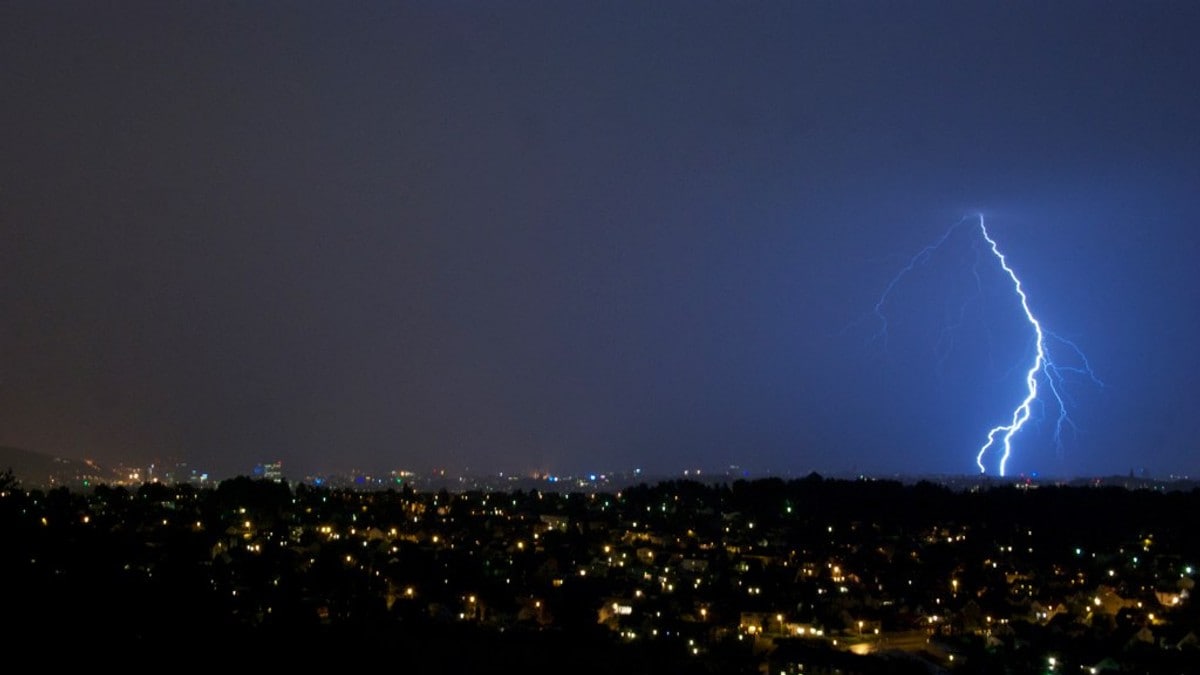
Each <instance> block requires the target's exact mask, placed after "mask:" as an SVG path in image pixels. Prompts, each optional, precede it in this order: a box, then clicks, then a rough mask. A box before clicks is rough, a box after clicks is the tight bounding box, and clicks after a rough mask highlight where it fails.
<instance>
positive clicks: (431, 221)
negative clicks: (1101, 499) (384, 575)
mask: <svg viewBox="0 0 1200 675" xmlns="http://www.w3.org/2000/svg"><path fill="white" fill-rule="evenodd" d="M0 26H3V28H0V35H3V39H0V59H3V61H4V62H5V63H6V64H8V67H7V68H6V69H5V71H4V72H3V73H0V87H3V89H4V91H6V92H8V95H7V96H5V97H4V100H3V101H0V127H2V128H4V129H5V130H6V132H5V133H4V136H3V137H4V148H5V154H6V156H7V157H8V158H9V161H8V162H6V163H5V164H4V165H3V168H0V172H2V173H0V195H2V199H0V223H3V226H2V228H0V230H2V236H0V239H2V241H3V245H0V310H2V311H3V315H4V318H3V319H2V320H0V446H11V447H16V448H22V449H27V450H31V451H37V452H42V453H46V454H50V455H56V456H62V457H71V458H77V459H84V458H89V459H93V460H95V461H97V462H100V463H108V464H112V463H116V462H124V463H128V464H130V465H137V464H142V465H144V464H148V463H149V462H151V461H156V460H160V459H161V460H165V459H167V458H178V459H179V460H180V461H186V462H188V463H189V464H190V465H195V466H204V467H205V468H206V470H209V471H212V472H213V473H214V475H234V474H237V473H245V472H247V471H249V467H252V466H254V465H255V464H257V463H262V462H272V461H282V462H283V465H284V467H285V468H288V469H294V470H295V471H296V472H297V473H298V474H299V475H305V474H308V473H315V472H333V471H347V470H350V469H352V468H359V469H363V470H368V471H386V470H391V469H395V468H398V467H403V468H408V469H412V470H417V471H429V470H432V469H434V468H437V467H444V468H448V469H450V470H454V471H462V470H465V469H467V468H470V469H471V470H475V471H479V472H482V473H487V472H499V471H543V472H550V473H564V474H574V473H580V472H587V471H605V470H611V469H618V468H619V469H624V468H632V467H640V468H642V469H643V470H644V471H646V472H647V473H649V474H654V475H675V474H676V473H677V472H678V471H680V470H682V469H684V468H688V467H694V468H701V469H703V470H710V469H712V468H717V467H725V466H729V465H738V466H741V467H745V468H746V469H747V470H749V471H751V472H753V474H754V475H756V476H759V475H764V474H766V473H778V474H781V475H793V476H803V475H805V474H807V473H808V472H810V471H817V472H819V473H822V474H826V475H845V474H848V473H852V472H861V473H864V474H870V475H894V474H900V473H904V474H924V473H931V474H932V473H941V474H947V475H966V474H970V473H973V472H974V471H975V453H976V452H977V451H979V448H980V444H981V435H983V434H986V432H987V430H988V429H990V428H994V427H995V426H996V425H998V424H1004V423H1005V422H1006V421H1007V417H1006V416H1007V415H1009V414H1010V413H1009V411H1011V410H1012V409H1013V408H1014V407H1015V406H1017V404H1019V403H1020V402H1021V400H1022V396H1023V392H1022V386H1023V383H1022V376H1023V375H1024V374H1025V369H1026V368H1028V364H1029V357H1030V354H1031V353H1032V352H1031V351H1030V349H1031V342H1030V339H1031V338H1030V330H1029V328H1030V324H1029V323H1028V322H1027V321H1025V318H1024V317H1023V316H1022V315H1021V313H1020V307H1019V306H1017V305H1016V304H1015V303H1014V301H1013V294H1012V288H1013V286H1012V283H1011V282H1010V281H1009V280H1008V279H1007V278H1005V277H1003V276H1002V275H1001V271H1000V270H998V269H996V268H995V266H994V265H993V266H991V267H989V266H988V265H987V264H986V258H981V257H980V256H981V255H984V256H986V255H988V253H987V251H986V249H981V248H980V243H979V241H978V240H972V238H971V237H970V236H968V235H967V233H966V232H965V230H964V231H959V232H957V233H955V234H953V235H952V236H949V237H948V238H947V239H946V240H945V243H944V246H943V247H942V248H941V249H940V250H939V254H938V255H937V256H932V257H930V258H929V259H927V260H924V261H922V262H921V263H920V264H919V265H916V266H915V267H914V268H913V269H912V271H911V273H909V274H908V275H907V276H906V277H905V279H904V282H903V283H902V284H897V285H896V286H895V287H894V288H892V289H891V292H890V294H889V295H888V296H887V306H886V310H887V317H888V318H887V320H888V322H889V326H890V333H889V336H888V339H887V340H886V343H885V342H884V341H880V340H878V339H876V337H877V336H876V331H877V328H876V326H875V325H873V324H872V320H873V318H874V317H873V309H875V310H876V311H878V307H877V306H876V303H877V302H878V301H879V300H880V292H881V291H883V290H884V289H885V288H889V286H888V284H889V281H891V280H893V279H894V275H895V274H896V272H897V270H898V269H901V268H903V266H904V265H905V264H906V263H907V262H908V261H910V260H911V259H912V258H911V256H912V254H913V253H914V251H915V250H920V247H921V246H923V245H925V244H926V243H928V242H931V241H935V240H936V239H937V238H938V237H939V236H940V235H942V234H943V233H945V232H947V228H950V227H951V226H952V225H953V224H954V223H955V222H958V221H961V220H962V219H964V218H974V217H976V216H977V214H983V215H984V216H986V219H987V231H988V232H989V233H990V234H992V235H994V236H995V238H996V240H997V241H998V242H1000V247H1001V249H1002V250H1003V252H1004V254H1005V256H1007V261H1008V263H1010V264H1011V266H1012V269H1013V270H1015V271H1016V273H1017V274H1019V275H1020V279H1021V283H1022V286H1023V288H1024V291H1025V292H1026V293H1027V294H1028V303H1029V304H1028V307H1027V310H1032V312H1033V313H1035V314H1036V315H1037V316H1038V317H1039V319H1040V320H1041V321H1042V322H1044V324H1045V325H1046V326H1047V327H1048V328H1049V329H1050V330H1053V331H1054V332H1055V336H1056V337H1061V338H1062V339H1064V340H1068V341H1070V342H1071V343H1073V344H1076V345H1078V346H1079V348H1080V349H1081V350H1082V352H1083V353H1086V354H1087V358H1088V360H1089V363H1090V365H1091V367H1092V368H1093V369H1094V371H1095V374H1096V376H1097V377H1098V378H1099V380H1101V381H1103V382H1104V386H1103V387H1098V386H1093V384H1092V383H1091V382H1089V381H1088V380H1087V378H1083V377H1076V376H1077V375H1079V373H1076V372H1071V371H1069V370H1068V371H1067V372H1066V378H1065V381H1064V388H1063V390H1062V391H1063V395H1064V398H1065V399H1066V401H1067V402H1068V403H1069V404H1070V412H1071V417H1072V420H1073V421H1074V425H1075V426H1073V427H1069V428H1068V429H1067V433H1065V434H1064V437H1063V443H1062V445H1061V446H1060V445H1058V444H1056V442H1055V440H1054V438H1053V430H1054V427H1055V419H1056V415H1057V411H1056V410H1054V409H1053V408H1051V409H1043V408H1041V407H1039V406H1037V405H1034V406H1033V407H1032V409H1031V412H1030V421H1029V424H1028V425H1027V426H1026V427H1025V428H1023V429H1022V430H1021V431H1020V432H1019V433H1018V434H1017V435H1015V436H1014V438H1013V439H1012V440H1013V453H1012V456H1011V460H1010V462H1009V465H1008V468H1009V473H1010V474H1011V475H1032V474H1034V473H1037V474H1040V475H1053V476H1065V477H1070V476H1086V475H1124V474H1126V473H1127V472H1129V471H1130V470H1134V471H1143V470H1144V471H1146V472H1148V473H1149V474H1151V475H1155V476H1167V475H1171V474H1187V475H1196V474H1197V473H1200V466H1198V465H1197V461H1198V460H1197V457H1198V454H1197V452H1196V450H1197V447H1196V442H1195V440H1194V439H1195V438H1196V437H1197V436H1198V435H1200V417H1198V416H1196V415H1195V414H1194V411H1195V410H1196V409H1197V407H1198V406H1200V391H1198V390H1197V387H1196V386H1195V383H1196V382H1197V381H1200V358H1198V356H1197V352H1196V350H1195V348H1194V345H1195V344H1197V342H1198V341H1200V317H1198V315H1197V312H1196V306H1197V303H1196V300H1197V292H1198V290H1200V283H1198V282H1197V280H1196V277H1195V273H1194V267H1195V265H1194V261H1195V260H1196V258H1197V255H1198V254H1200V234H1198V231H1200V230H1198V226H1200V224H1198V223H1197V222H1196V215H1195V214H1196V213H1200V195H1198V194H1197V193H1196V191H1195V189H1194V188H1195V185H1197V184H1200V166H1198V165H1197V164H1196V162H1195V158H1196V157H1198V156H1200V137H1198V136H1197V135H1196V134H1195V133H1194V130H1195V129H1196V128H1198V126H1200V94H1198V93H1197V91H1196V88H1195V86H1194V82H1195V81H1196V79H1197V76H1198V75H1200V46H1198V45H1197V44H1196V43H1195V41H1194V39H1193V36H1194V33H1195V29H1196V28H1197V27H1198V26H1200V8H1198V7H1197V6H1195V5H1190V4H1186V3H1180V2H1176V3H1170V2H1168V3H1160V4H1154V5H1104V6H1097V5H1095V4H1094V3H1084V2H1065V3H1056V4H1055V5H1054V6H1051V7H1045V6H1042V5H1039V4H1037V3H1004V4H999V3H996V4H978V5H971V6H964V5H960V4H954V3H948V2H945V3H943V2H930V3H922V4H919V5H915V6H910V7H899V6H894V5H890V4H885V3H874V4H871V3H868V4H863V5H855V6H849V5H843V4H838V3H803V4H800V5H797V4H795V3H774V2H768V3H761V4H756V5H754V6H752V7H740V6H734V5H733V4H722V3H712V4H704V5H696V4H695V3H677V2H667V3H655V5H654V6H645V5H644V4H639V3H612V4H605V5H604V6H589V5H585V4H573V3H566V4H563V3H539V2H529V3H513V4H511V5H508V6H505V7H496V6H491V5H488V4H485V3H470V2H469V3H456V4H454V5H446V4H444V3H422V2H415V3H405V4H403V5H399V6H397V5H393V4H390V3H366V4H363V5H360V6H357V7H353V8H345V7H335V6H333V5H330V4H324V3H272V2H266V3H260V4H255V5H253V6H229V7H216V6H187V5H170V6H163V5H161V4H160V3H152V2H147V3H138V2H134V3H127V4H123V5H122V7H121V8H120V10H119V11H118V10H116V9H113V8H105V7H96V6H92V5H90V4H86V3H71V2H64V3H32V2H30V3H14V4H10V5H8V6H6V7H5V8H3V9H0ZM989 459H990V457H989ZM0 468H2V467H0Z"/></svg>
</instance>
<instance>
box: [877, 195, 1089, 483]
mask: <svg viewBox="0 0 1200 675" xmlns="http://www.w3.org/2000/svg"><path fill="white" fill-rule="evenodd" d="M966 221H967V218H964V219H963V220H960V221H959V222H957V223H955V224H954V225H951V226H950V228H949V229H948V230H946V232H945V234H943V235H942V236H941V237H940V238H939V239H938V240H937V241H935V242H933V243H932V244H929V245H928V246H926V247H925V248H923V249H921V250H920V251H918V252H917V254H916V255H914V256H913V257H912V258H911V259H910V260H909V262H908V264H907V265H906V266H905V267H903V268H902V269H901V270H900V271H899V272H898V273H897V274H896V275H895V276H894V277H893V278H892V281H891V283H889V284H888V285H887V287H886V288H884V290H883V293H882V294H881V295H880V297H879V300H878V302H876V303H875V307H874V313H875V315H876V317H878V319H879V323H880V329H879V332H878V333H876V335H875V338H880V339H882V340H883V341H884V344H885V346H886V343H887V337H888V321H887V316H886V315H885V314H884V312H883V307H884V305H885V304H886V302H887V299H888V296H889V295H891V293H892V290H893V289H895V287H896V285H897V284H898V283H900V280H901V279H902V278H903V277H904V276H905V275H907V274H908V273H909V272H912V271H913V269H914V268H916V267H917V266H919V265H921V264H924V263H925V262H926V261H927V260H928V259H929V257H930V256H932V255H933V253H934V252H935V251H937V250H938V249H939V248H940V247H941V246H942V244H944V243H945V242H946V240H947V239H949V238H950V235H951V234H953V233H954V231H955V230H956V229H958V227H959V226H961V225H962V224H963V223H964V222H966ZM979 232H980V233H981V234H982V235H983V239H984V241H986V242H987V244H988V246H989V248H990V250H991V252H992V255H993V256H994V257H995V258H996V261H997V262H998V263H999V264H1000V269H1002V270H1003V271H1004V273H1005V274H1006V275H1008V278H1009V279H1010V280H1011V281H1012V284H1013V290H1014V291H1015V292H1016V294H1017V298H1019V299H1020V301H1021V310H1022V311H1023V312H1024V313H1025V319H1026V320H1027V321H1028V322H1029V325H1030V327H1032V328H1033V334H1034V343H1033V345H1034V359H1033V363H1032V364H1031V365H1030V366H1029V369H1028V370H1026V371H1025V398H1024V399H1022V400H1021V403H1020V404H1019V405H1017V407H1016V408H1014V409H1013V412H1012V418H1011V420H1010V421H1009V422H1008V423H1007V424H1001V425H998V426H995V427H992V428H991V429H990V430H989V431H988V433H987V442H986V443H984V444H983V446H982V447H980V448H979V451H978V453H977V454H976V455H975V464H976V465H977V466H978V467H979V471H980V473H987V466H986V465H985V464H984V461H983V460H984V457H985V456H986V455H987V453H988V451H989V450H992V449H993V448H994V447H1003V448H1004V452H1003V453H1002V454H1001V456H1000V463H999V473H1000V475H1001V476H1004V474H1005V469H1006V468H1007V465H1008V460H1009V457H1011V456H1012V439H1013V437H1014V436H1015V435H1016V434H1017V432H1019V431H1020V430H1021V428H1022V427H1024V426H1025V423H1026V422H1028V421H1029V419H1030V418H1031V417H1032V416H1033V404H1034V402H1035V401H1038V382H1039V379H1044V380H1045V383H1046V388H1047V389H1048V390H1049V392H1050V395H1051V398H1052V399H1053V403H1054V404H1057V406H1058V417H1057V418H1056V420H1055V423H1054V442H1055V446H1056V449H1057V450H1058V453H1059V454H1060V456H1061V454H1062V433H1063V430H1064V429H1067V428H1070V429H1071V430H1072V431H1073V432H1077V431H1078V429H1077V428H1076V426H1075V423H1074V422H1072V421H1071V418H1070V416H1068V414H1067V400H1066V398H1065V397H1064V395H1063V384H1064V379H1065V376H1064V373H1074V374H1078V375H1084V376H1087V377H1088V378H1089V379H1091V381H1092V382H1093V383H1094V384H1096V385H1097V386H1101V387H1103V386H1104V383H1103V382H1101V381H1100V379H1099V378H1098V377H1096V374H1095V373H1094V372H1093V371H1092V366H1091V363H1089V362H1088V359H1087V356H1085V355H1084V353H1083V351H1082V350H1081V349H1080V348H1079V347H1078V345H1076V344H1075V343H1074V342H1071V341H1070V340H1068V339H1066V338H1063V337H1061V336H1059V335H1057V334H1055V333H1053V332H1051V331H1049V330H1046V329H1045V328H1043V327H1042V323H1041V321H1039V320H1038V318H1037V317H1036V316H1035V315H1034V313H1033V310H1032V309H1030V307H1029V297H1028V296H1027V295H1026V293H1025V288H1024V286H1023V285H1022V284H1021V279H1020V278H1019V277H1018V276H1017V273H1016V271H1015V270H1014V269H1013V268H1012V267H1011V266H1010V265H1009V264H1008V259H1007V258H1006V257H1005V255H1004V253H1002V252H1001V251H1000V246H999V244H997V243H996V240H995V239H993V238H992V236H991V235H990V234H989V233H988V229H987V224H986V223H985V222H984V218H983V215H982V214H980V215H979ZM973 272H974V274H975V278H976V281H977V282H978V281H979V274H978V270H977V269H974V270H973ZM961 314H962V311H961V310H960V322H961ZM950 330H953V327H952V328H951V329H950ZM1050 340H1053V341H1055V342H1056V343H1058V344H1061V345H1063V346H1065V347H1067V348H1068V349H1069V350H1070V351H1071V352H1072V353H1073V354H1074V355H1075V357H1076V358H1077V359H1078V360H1079V362H1080V364H1081V365H1079V366H1060V365H1058V364H1057V363H1056V362H1055V361H1054V360H1053V358H1051V350H1050V347H1049V344H1048V343H1049V341H1050Z"/></svg>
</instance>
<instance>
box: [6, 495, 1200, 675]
mask: <svg viewBox="0 0 1200 675" xmlns="http://www.w3.org/2000/svg"><path fill="white" fill-rule="evenodd" d="M1198 520H1200V494H1198V493H1197V492H1196V491H1190V492H1162V491H1153V490H1126V489H1123V488H1109V487H1104V486H1102V485H1101V486H1092V487H1055V486H1041V487H1032V486H1025V487H1015V486H1007V485H1006V486H999V487H992V488H990V489H978V490H974V491H965V492H957V491H951V490H949V489H946V488H943V487H939V486H937V485H933V484H931V483H919V484H917V485H913V486H905V485H902V484H900V483H894V482H888V481H835V480H825V479H822V478H821V477H819V476H816V475H813V476H810V477H808V478H806V479H803V480H795V481H790V482H785V481H782V480H774V479H770V480H758V481H737V482H734V483H731V484H719V485H717V484H714V485H705V484H700V483H696V482H665V483H659V484H657V485H640V486H637V487H632V488H629V489H626V490H623V491H621V492H614V493H610V494H605V493H575V494H549V493H540V492H537V491H531V492H521V491H518V492H512V493H498V492H474V493H471V492H468V493H460V494H451V493H447V492H445V491H441V492H413V491H412V490H409V489H402V490H389V491H375V492H355V491H342V490H328V489H319V488H313V487H310V486H306V485H299V486H296V487H294V488H292V487H289V486H288V485H286V484H281V483H273V482H267V481H253V480H249V479H244V478H240V479H234V480H229V481H225V482H223V483H221V484H220V485H219V486H218V487H216V488H214V489H198V488H195V487H192V486H189V485H177V486H168V485H162V484H146V485H143V486H141V487H140V488H139V489H137V490H127V489H125V488H110V487H107V486H99V487H96V488H94V489H91V490H90V491H87V492H78V491H70V490H67V489H65V488H59V489H53V490H49V491H39V490H26V489H23V488H22V487H21V485H20V484H18V483H17V482H16V481H14V480H13V479H12V478H11V475H9V476H6V477H4V478H3V479H0V527H2V530H0V532H2V536H3V537H4V541H3V544H2V546H0V572H2V573H3V579H4V582H5V603H4V607H5V614H6V615H7V616H6V625H7V626H9V628H8V629H7V630H6V637H7V638H8V640H7V643H8V644H10V645H13V646H14V652H15V653H20V654H22V655H28V656H30V657H32V658H33V659H35V661H36V660H37V659H42V660H44V662H46V663H65V662H67V661H69V660H70V659H71V658H74V657H70V656H69V655H72V654H74V655H79V658H83V659H90V658H99V657H101V656H109V657H111V656H114V655H118V654H122V655H125V656H127V657H129V656H130V655H133V656H136V655H151V654H155V655H166V656H165V657H164V658H173V659H176V660H179V661H180V662H191V661H194V662H195V664H196V665H197V666H199V667H210V666H211V667H227V666H229V665H245V664H247V663H253V664H257V663H261V664H264V665H276V666H283V665H289V666H308V667H312V666H314V665H316V664H325V663H328V664H331V665H334V666H338V665H340V666H341V667H355V666H360V665H368V664H369V665H377V664H380V665H387V666H389V667H394V668H396V669H398V670H400V671H403V672H422V673H426V672H427V673H439V672H445V673H459V672H539V673H540V672H564V673H593V672H594V673H601V672H604V673H612V672H622V673H757V672H770V673H781V672H782V673H799V672H803V673H822V672H842V673H876V672H878V673H884V672H888V673H905V672H911V673H930V672H963V673H974V672H989V673H990V672H998V673H999V672H1011V673H1028V672H1062V673H1080V672H1082V673H1093V672H1095V673H1099V672H1139V673H1140V672H1154V673H1157V672H1164V673H1171V672H1181V673H1182V672H1193V671H1194V669H1195V668H1196V665H1195V664H1197V663H1200V651H1198V649H1197V645H1198V640H1197V634H1198V633H1200V616H1198V614H1197V611H1196V606H1195V601H1194V598H1193V596H1192V593H1193V591H1194V588H1193V586H1194V584H1193V579H1194V577H1195V567H1194V566H1195V565H1197V564H1200V545H1198V542H1197V533H1198V532H1200V522H1197V521H1198ZM41 645H54V647H53V648H51V649H49V650H47V649H45V648H44V647H42V646H41ZM82 662H83V661H81V662H80V663H82Z"/></svg>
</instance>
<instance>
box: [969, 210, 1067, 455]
mask: <svg viewBox="0 0 1200 675" xmlns="http://www.w3.org/2000/svg"><path fill="white" fill-rule="evenodd" d="M979 231H980V232H982V233H983V238H984V239H985V240H986V241H987V243H988V245H989V246H991V247H992V255H994V256H996V260H999V261H1000V269H1003V270H1004V271H1005V273H1007V274H1008V278H1010V279H1012V282H1013V289H1014V290H1015V291H1016V292H1017V297H1019V298H1021V309H1023V310H1024V311H1025V318H1026V319H1028V320H1029V325H1031V326H1033V332H1034V335H1036V336H1037V340H1036V341H1035V342H1034V348H1035V351H1036V356H1035V357H1034V359H1033V365H1032V366H1030V367H1029V370H1028V371H1027V372H1026V373H1025V386H1026V388H1027V393H1026V394H1025V400H1023V401H1021V405H1019V406H1017V407H1016V409H1014V410H1013V414H1012V422H1009V423H1008V424H1002V425H1000V426H998V427H992V429H991V431H989V432H988V435H987V443H984V444H983V447H982V448H980V449H979V454H978V455H976V456H975V463H976V464H978V465H979V472H980V473H987V467H985V466H984V465H983V456H984V455H985V454H986V453H987V451H988V449H989V448H991V447H992V446H993V445H994V444H995V443H996V435H997V434H999V433H1000V432H1004V435H1003V436H1002V438H1003V442H1004V454H1003V455H1001V457H1000V475H1001V476H1003V475H1004V467H1005V465H1006V464H1008V458H1009V456H1010V455H1012V437H1013V436H1014V435H1016V433H1017V432H1018V431H1020V430H1021V427H1023V426H1025V423H1026V422H1028V421H1029V415H1030V406H1031V405H1032V404H1033V402H1034V401H1035V400H1037V395H1038V373H1040V372H1042V370H1043V369H1044V368H1045V367H1046V333H1045V332H1044V331H1043V330H1042V322H1040V321H1038V320H1037V317H1036V316H1034V315H1033V311H1032V310H1031V309H1029V297H1028V296H1026V295H1025V289H1024V288H1023V287H1022V286H1021V280H1020V279H1019V278H1017V273H1016V272H1014V271H1013V268H1011V267H1009V266H1008V260H1007V259H1005V257H1004V254H1003V253H1001V252H1000V248H999V246H998V245H997V244H996V240H995V239H992V237H991V236H990V235H989V234H988V231H987V225H986V224H984V222H983V216H982V215H980V216H979ZM1049 382H1050V390H1051V391H1052V392H1054V397H1055V399H1057V401H1058V404H1059V412H1060V414H1059V422H1058V424H1059V428H1060V429H1061V426H1062V424H1063V419H1064V418H1065V417H1066V410H1067V408H1066V404H1065V403H1063V400H1062V396H1061V395H1060V394H1059V393H1058V389H1057V388H1056V387H1055V386H1054V380H1053V379H1050V380H1049Z"/></svg>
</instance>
